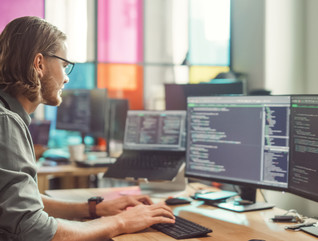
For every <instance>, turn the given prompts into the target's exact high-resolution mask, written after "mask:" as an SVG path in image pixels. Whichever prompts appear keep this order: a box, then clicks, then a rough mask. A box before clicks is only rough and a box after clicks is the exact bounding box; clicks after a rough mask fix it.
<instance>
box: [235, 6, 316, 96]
mask: <svg viewBox="0 0 318 241" xmlns="http://www.w3.org/2000/svg"><path fill="white" fill-rule="evenodd" d="M317 9H318V1H316V0H302V1H299V0H280V1H277V0H232V16H233V19H232V67H233V69H234V70H235V71H237V72H243V73H246V74H247V78H248V89H249V90H251V89H258V88H267V89H269V90H272V93H273V94H296V93H299V94H307V93H318V81H317V80H316V79H317V66H318V46H317V43H318V32H317V31H316V27H315V24H316V23H317V21H318V16H317V14H316V11H317Z"/></svg>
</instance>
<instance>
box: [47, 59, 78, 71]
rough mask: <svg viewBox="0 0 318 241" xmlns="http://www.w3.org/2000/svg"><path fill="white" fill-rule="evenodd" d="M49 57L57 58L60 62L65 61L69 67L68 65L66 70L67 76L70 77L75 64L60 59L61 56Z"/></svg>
mask: <svg viewBox="0 0 318 241" xmlns="http://www.w3.org/2000/svg"><path fill="white" fill-rule="evenodd" d="M48 56H49V57H53V58H57V59H60V60H63V61H64V62H66V63H67V65H66V66H65V68H64V71H65V74H67V75H69V74H70V73H71V72H72V70H73V68H74V65H75V63H73V62H71V61H68V60H67V59H63V58H61V57H59V56H56V55H48Z"/></svg>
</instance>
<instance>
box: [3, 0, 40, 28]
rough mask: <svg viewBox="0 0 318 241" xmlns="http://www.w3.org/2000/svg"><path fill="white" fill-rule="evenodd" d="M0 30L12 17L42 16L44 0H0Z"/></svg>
mask: <svg viewBox="0 0 318 241" xmlns="http://www.w3.org/2000/svg"><path fill="white" fill-rule="evenodd" d="M0 16H1V17H0V32H2V30H3V29H4V27H5V26H6V25H7V24H8V23H9V22H10V21H11V20H13V19H15V18H18V17H22V16H38V17H41V18H44V0H14V1H12V0H1V3H0Z"/></svg>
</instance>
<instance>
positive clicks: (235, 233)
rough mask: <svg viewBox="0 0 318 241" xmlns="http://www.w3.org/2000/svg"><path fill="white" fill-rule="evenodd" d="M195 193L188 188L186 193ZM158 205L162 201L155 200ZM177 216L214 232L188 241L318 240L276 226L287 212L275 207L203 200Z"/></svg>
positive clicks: (162, 238)
mask: <svg viewBox="0 0 318 241" xmlns="http://www.w3.org/2000/svg"><path fill="white" fill-rule="evenodd" d="M193 191H194V190H193V189H192V188H189V187H187V190H186V192H183V193H180V194H183V195H184V194H185V193H191V192H193ZM46 193H47V194H48V195H50V196H52V197H56V198H61V199H68V200H70V199H72V200H78V201H85V200H87V198H89V197H91V196H94V195H100V196H103V197H104V198H106V199H113V198H116V197H118V196H120V195H127V194H139V193H140V189H139V187H137V186H132V187H119V188H93V189H72V190H48V191H46ZM153 200H154V202H157V201H159V200H160V198H153ZM173 210H174V213H175V214H176V215H179V216H181V217H184V218H186V219H189V220H191V221H194V222H196V223H199V224H201V225H203V226H206V227H209V228H211V229H212V230H213V232H212V233H210V234H209V236H208V237H203V238H194V239H186V240H187V241H208V240H213V241H248V240H250V239H259V240H266V241H300V240H301V241H317V238H315V237H314V236H311V235H309V234H306V233H303V232H294V231H287V230H285V229H284V227H285V226H286V225H288V224H286V223H273V222H272V221H270V218H272V217H273V216H275V215H281V214H283V213H285V212H286V211H285V210H282V209H279V208H273V209H268V210H261V211H253V212H245V213H236V212H232V211H227V210H223V209H219V208H215V207H212V206H207V205H203V202H202V201H193V202H192V203H191V204H190V205H179V206H177V207H175V208H174V209H173ZM113 240H115V241H127V240H129V241H143V240H155V241H172V240H175V239H174V238H171V237H169V236H167V235H165V234H163V233H161V232H158V231H156V230H154V229H152V228H148V229H146V230H144V231H141V232H139V233H134V234H124V235H120V236H117V237H115V238H113Z"/></svg>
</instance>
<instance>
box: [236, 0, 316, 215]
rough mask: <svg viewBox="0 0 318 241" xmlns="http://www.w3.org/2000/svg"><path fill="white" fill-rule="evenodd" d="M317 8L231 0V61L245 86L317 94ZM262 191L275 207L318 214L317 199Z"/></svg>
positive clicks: (292, 1) (307, 1)
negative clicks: (245, 82)
mask: <svg viewBox="0 0 318 241" xmlns="http://www.w3.org/2000/svg"><path fill="white" fill-rule="evenodd" d="M317 9H318V1H317V0H301V1H299V0H279V1H277V0H232V16H233V19H232V21H233V22H232V47H233V49H232V66H233V69H234V70H235V71H238V72H243V73H246V74H247V79H248V88H249V90H251V89H258V88H267V89H269V90H272V93H273V94H295V93H299V94H318V74H317V70H318V31H317V27H316V24H317V22H318V15H317ZM317 124H318V123H317ZM264 193H265V196H266V197H267V199H268V201H269V202H272V203H275V204H276V206H278V207H281V208H284V209H296V210H297V211H298V212H299V213H301V214H303V215H306V216H318V203H317V202H313V201H310V200H308V199H305V198H301V197H299V196H296V195H293V194H290V193H282V192H277V191H265V192H264Z"/></svg>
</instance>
